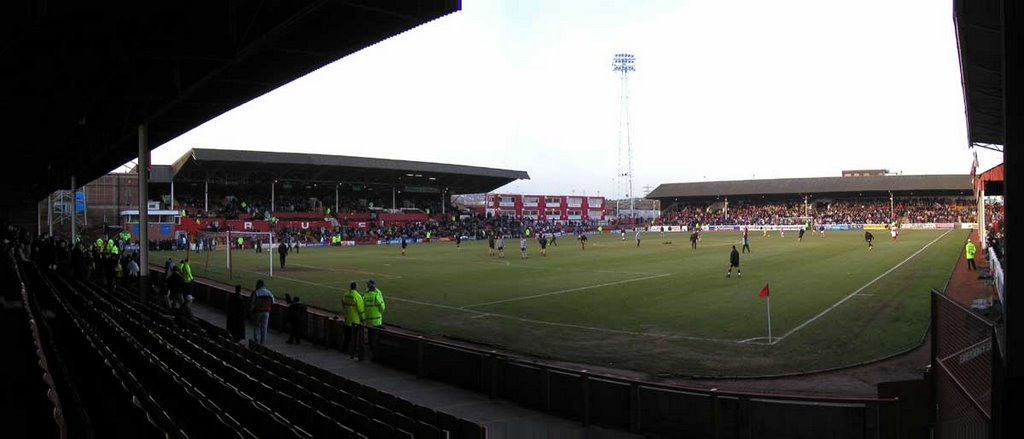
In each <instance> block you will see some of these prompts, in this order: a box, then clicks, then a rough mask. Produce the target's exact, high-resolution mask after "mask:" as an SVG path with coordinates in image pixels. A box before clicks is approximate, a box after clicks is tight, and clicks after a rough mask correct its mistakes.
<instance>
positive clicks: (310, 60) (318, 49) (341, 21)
mask: <svg viewBox="0 0 1024 439" xmlns="http://www.w3.org/2000/svg"><path fill="white" fill-rule="evenodd" d="M459 9H461V2H460V0H409V1H377V0H344V1H342V0H316V1H290V0H263V1H258V2H255V1H253V2H245V1H231V2H220V1H205V0H177V1H164V2H160V1H157V2H152V1H144V2H123V1H115V2H92V1H85V2H44V1H16V2H3V4H2V5H0V54H2V56H0V97H2V98H0V112H2V113H3V114H4V118H3V125H2V127H3V133H4V136H5V138H6V139H7V143H6V144H7V145H8V146H9V147H8V148H7V149H6V156H5V159H6V160H7V162H8V163H9V164H13V165H14V166H16V168H17V171H18V172H5V173H3V176H2V177H0V193H3V194H4V195H3V196H2V197H0V203H3V207H5V208H6V210H8V211H9V210H13V209H12V208H13V207H17V208H18V210H21V211H27V213H29V214H30V213H31V212H32V209H34V208H35V207H36V206H37V204H36V203H37V202H38V201H39V200H41V199H43V198H45V197H46V194H48V193H50V192H51V191H53V190H57V189H64V188H68V187H70V185H71V176H72V175H74V176H75V177H76V179H77V182H78V183H79V184H83V185H84V184H85V183H87V182H89V181H91V180H93V179H95V178H97V177H100V176H102V175H104V174H106V173H108V172H109V171H110V170H112V169H114V168H116V167H118V166H120V165H122V164H124V163H126V162H128V161H129V160H132V159H134V158H136V157H138V141H137V132H138V128H137V127H138V125H139V124H142V123H145V124H147V126H148V131H149V145H150V148H155V147H157V146H160V145H161V144H163V143H165V142H167V141H168V140H171V139H173V138H175V137H177V136H178V135H180V134H182V133H184V132H185V131H188V130H190V129H192V128H193V127H195V126H198V125H200V124H202V123H203V122H206V121H208V120H210V119H212V118H214V117H216V116H218V115H220V114H222V113H224V112H226V111H228V110H230V109H232V108H235V107H237V106H238V105H241V104H243V103H245V102H247V101H249V100H251V99H253V98H256V97H258V96H260V95H262V94H264V93H267V92H269V91H271V90H273V89H275V88H277V87H279V86H281V85H283V84H285V83H287V82H289V81H292V80H294V79H296V78H299V77H300V76H303V75H305V74H307V73H309V72H311V71H313V70H315V69H318V68H320V67H322V66H324V65H326V64H328V63H331V62H333V61H335V60H338V59H339V58H342V57H344V56H347V55H349V54H352V53H354V52H357V51H359V50H362V49H363V48H366V47H369V46H371V45H373V44H376V43H377V42H380V41H382V40H384V39H387V38H390V37H392V36H394V35H397V34H399V33H402V32H405V31H407V30H409V29H412V28H415V27H417V26H419V25H421V24H424V23H427V22H429V21H432V20H435V19H437V18H439V17H443V16H445V15H447V14H451V13H453V12H455V11H458V10H459ZM26 177H27V178H26ZM11 215H13V214H11V213H8V216H9V217H10V216H11ZM33 222H35V221H34V220H33Z"/></svg>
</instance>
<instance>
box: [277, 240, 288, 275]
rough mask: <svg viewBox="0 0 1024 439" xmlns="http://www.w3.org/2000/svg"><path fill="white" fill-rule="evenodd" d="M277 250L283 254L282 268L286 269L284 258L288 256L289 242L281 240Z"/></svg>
mask: <svg viewBox="0 0 1024 439" xmlns="http://www.w3.org/2000/svg"><path fill="white" fill-rule="evenodd" d="M277 252H278V253H280V254H281V269H282V270H283V269H284V259H285V258H286V257H288V244H287V243H285V242H283V241H282V242H281V243H280V244H278V245H277Z"/></svg>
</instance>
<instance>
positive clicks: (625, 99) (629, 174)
mask: <svg viewBox="0 0 1024 439" xmlns="http://www.w3.org/2000/svg"><path fill="white" fill-rule="evenodd" d="M612 71H615V72H618V73H619V78H620V81H619V152H618V172H617V173H616V179H618V181H620V184H621V180H622V178H623V177H626V178H627V181H628V189H629V191H628V194H627V195H628V197H629V216H630V217H633V216H635V215H636V210H635V209H636V204H635V199H634V198H633V144H632V143H631V142H630V132H629V74H630V72H634V71H636V57H635V56H633V54H631V53H616V54H615V56H613V57H612ZM623 155H625V159H626V160H625V161H626V168H625V169H623V166H622V162H623ZM615 206H616V211H617V210H618V209H617V208H618V202H616V203H615ZM616 213H618V212H616Z"/></svg>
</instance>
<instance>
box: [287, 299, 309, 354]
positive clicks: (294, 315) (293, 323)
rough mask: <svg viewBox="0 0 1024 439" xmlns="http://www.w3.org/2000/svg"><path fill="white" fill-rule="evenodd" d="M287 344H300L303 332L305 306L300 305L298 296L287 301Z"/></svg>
mask: <svg viewBox="0 0 1024 439" xmlns="http://www.w3.org/2000/svg"><path fill="white" fill-rule="evenodd" d="M286 316H287V317H288V330H289V331H288V342H287V343H288V344H300V342H301V341H302V334H303V333H304V332H305V329H306V328H305V326H306V325H305V323H306V304H304V303H301V300H300V299H299V296H295V297H292V298H291V300H289V301H288V312H287V314H286Z"/></svg>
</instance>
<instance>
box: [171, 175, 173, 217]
mask: <svg viewBox="0 0 1024 439" xmlns="http://www.w3.org/2000/svg"><path fill="white" fill-rule="evenodd" d="M171 210H174V177H171Z"/></svg>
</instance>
